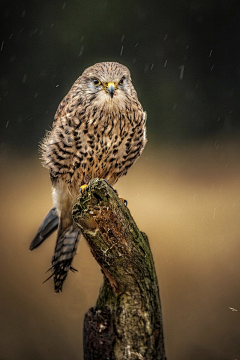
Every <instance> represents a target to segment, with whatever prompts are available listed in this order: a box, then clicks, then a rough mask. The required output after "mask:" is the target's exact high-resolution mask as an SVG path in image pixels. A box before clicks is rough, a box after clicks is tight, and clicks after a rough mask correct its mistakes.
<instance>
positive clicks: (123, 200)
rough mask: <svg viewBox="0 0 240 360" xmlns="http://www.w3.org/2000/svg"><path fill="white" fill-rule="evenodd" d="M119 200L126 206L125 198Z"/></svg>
mask: <svg viewBox="0 0 240 360" xmlns="http://www.w3.org/2000/svg"><path fill="white" fill-rule="evenodd" d="M120 200H121V201H122V202H123V203H124V205H125V206H127V204H128V202H127V200H126V199H123V198H120Z"/></svg>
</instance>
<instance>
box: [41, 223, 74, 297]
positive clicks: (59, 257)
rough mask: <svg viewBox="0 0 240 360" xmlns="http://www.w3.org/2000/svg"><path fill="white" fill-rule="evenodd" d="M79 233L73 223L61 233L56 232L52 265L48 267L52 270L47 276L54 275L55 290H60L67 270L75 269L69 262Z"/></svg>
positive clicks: (71, 259)
mask: <svg viewBox="0 0 240 360" xmlns="http://www.w3.org/2000/svg"><path fill="white" fill-rule="evenodd" d="M80 234H81V232H80V230H79V229H78V228H77V226H76V225H75V224H74V223H72V225H71V226H70V227H69V228H67V229H66V230H65V231H63V232H62V233H58V238H57V243H56V246H55V250H54V255H53V257H52V265H51V267H50V269H49V270H52V274H51V276H50V277H49V278H48V279H50V278H51V277H52V276H53V277H54V288H55V292H59V291H62V286H63V282H64V280H65V279H66V276H67V274H68V271H69V270H71V271H73V272H75V271H77V270H76V269H74V268H73V267H72V266H71V264H72V261H73V258H74V255H75V254H76V251H77V246H78V243H79V239H80ZM48 279H47V280H48ZM47 280H45V281H47Z"/></svg>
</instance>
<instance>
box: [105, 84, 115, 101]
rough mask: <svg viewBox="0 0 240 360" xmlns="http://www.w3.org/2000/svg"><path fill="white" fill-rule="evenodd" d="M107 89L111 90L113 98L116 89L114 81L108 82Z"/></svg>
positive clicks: (110, 93)
mask: <svg viewBox="0 0 240 360" xmlns="http://www.w3.org/2000/svg"><path fill="white" fill-rule="evenodd" d="M106 90H107V91H108V92H109V95H110V96H111V98H113V93H114V91H115V90H116V85H115V84H114V83H113V82H109V83H108V84H107V87H106Z"/></svg>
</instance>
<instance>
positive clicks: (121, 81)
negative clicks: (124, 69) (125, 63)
mask: <svg viewBox="0 0 240 360" xmlns="http://www.w3.org/2000/svg"><path fill="white" fill-rule="evenodd" d="M124 79H125V76H123V77H122V78H121V80H120V81H119V85H122V84H123V81H124Z"/></svg>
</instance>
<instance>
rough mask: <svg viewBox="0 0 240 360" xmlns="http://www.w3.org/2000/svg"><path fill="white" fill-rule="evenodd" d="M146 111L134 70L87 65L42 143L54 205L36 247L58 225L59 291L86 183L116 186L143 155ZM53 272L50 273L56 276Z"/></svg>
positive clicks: (56, 281) (70, 257) (56, 264)
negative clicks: (75, 212)
mask: <svg viewBox="0 0 240 360" xmlns="http://www.w3.org/2000/svg"><path fill="white" fill-rule="evenodd" d="M145 124H146V112H144V111H143V108H142V106H141V104H140V102H139V101H138V98H137V93H136V91H135V89H134V87H133V84H132V80H131V75H130V72H129V70H128V68H127V67H126V66H124V65H121V64H118V63H116V62H103V63H97V64H95V65H93V66H91V67H89V68H87V69H86V70H85V71H84V72H83V74H82V75H81V76H80V77H79V78H78V79H77V80H76V82H75V83H74V84H73V86H72V88H71V89H70V91H69V93H68V94H67V95H66V96H65V98H64V99H63V100H62V102H61V103H60V105H59V107H58V109H57V112H56V114H55V117H54V121H53V126H52V130H51V131H49V132H48V133H47V135H46V137H45V139H44V140H43V142H42V145H41V149H42V158H43V166H44V167H46V168H48V169H49V171H50V178H51V182H52V194H53V203H54V207H53V208H52V209H51V210H50V211H49V213H48V214H47V216H46V217H45V219H44V220H43V222H42V224H41V226H40V228H39V230H38V232H37V234H36V237H35V238H34V240H33V241H32V243H31V245H30V250H33V249H34V248H36V247H37V246H38V245H40V244H41V243H42V242H43V241H44V240H45V239H46V238H47V237H48V236H49V235H50V234H51V233H52V232H53V231H55V230H56V229H57V230H58V232H57V242H56V246H55V251H54V255H53V258H52V264H51V268H50V269H51V270H52V275H51V276H54V284H55V292H59V291H62V285H63V282H64V280H65V278H66V276H67V273H68V271H69V269H70V270H73V271H74V270H75V269H74V268H72V267H71V264H72V260H73V257H74V255H75V253H76V249H77V245H78V242H79V238H80V230H79V228H78V227H77V225H76V224H75V223H74V220H73V218H72V207H73V205H74V204H75V203H76V201H77V198H78V197H79V196H80V195H81V194H80V187H81V186H82V185H83V184H87V183H88V182H89V181H90V180H91V179H93V178H102V179H105V180H107V182H108V183H109V184H110V185H114V184H115V183H116V182H117V180H118V179H119V178H120V177H121V176H123V175H125V174H126V173H127V171H128V169H129V168H130V167H131V166H132V165H133V164H134V162H135V161H136V160H137V159H138V157H139V156H140V154H141V152H142V150H143V148H144V147H145V144H146V142H147V140H146V126H145ZM51 276H50V277H51Z"/></svg>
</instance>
